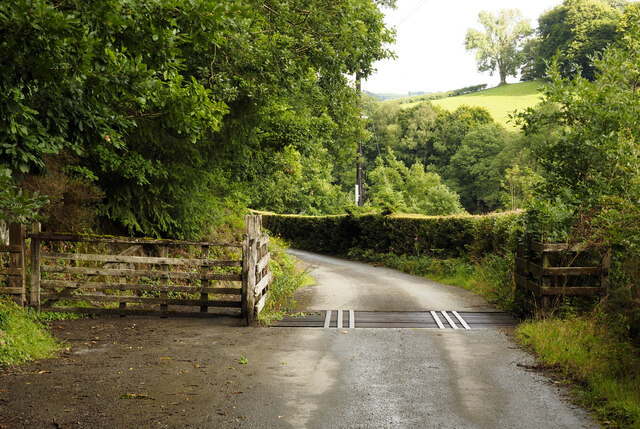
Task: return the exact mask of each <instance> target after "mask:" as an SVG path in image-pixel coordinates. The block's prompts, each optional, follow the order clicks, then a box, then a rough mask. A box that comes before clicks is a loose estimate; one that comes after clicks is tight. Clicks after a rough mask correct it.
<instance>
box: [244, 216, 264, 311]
mask: <svg viewBox="0 0 640 429" xmlns="http://www.w3.org/2000/svg"><path fill="white" fill-rule="evenodd" d="M261 232H262V216H260V215H257V216H251V215H247V216H245V234H244V242H243V246H242V310H241V312H242V313H241V314H242V317H245V318H246V319H247V324H251V323H253V320H254V316H255V315H254V311H255V303H256V296H255V291H254V289H255V286H256V263H257V262H258V239H259V238H260V234H261Z"/></svg>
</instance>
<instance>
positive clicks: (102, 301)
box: [28, 216, 271, 322]
mask: <svg viewBox="0 0 640 429" xmlns="http://www.w3.org/2000/svg"><path fill="white" fill-rule="evenodd" d="M246 221H247V230H246V232H247V233H246V234H245V239H244V242H243V243H220V242H196V241H178V240H161V239H141V238H131V237H106V236H96V235H69V234H47V233H42V232H40V230H39V226H37V225H36V226H35V227H34V229H33V230H32V232H31V233H30V234H28V237H29V238H30V239H31V251H30V259H31V275H30V293H29V297H30V304H31V305H32V306H34V307H36V308H37V309H39V310H47V311H58V312H73V313H87V314H119V315H155V316H161V317H168V316H187V317H217V316H238V317H245V318H246V319H247V321H248V322H251V321H253V319H254V317H255V315H257V313H258V312H259V311H260V310H261V309H262V306H264V300H265V299H266V293H265V292H266V291H268V287H269V284H270V282H271V274H270V272H269V267H268V265H269V260H270V257H269V253H268V250H267V248H266V243H267V242H268V236H266V235H263V234H262V230H261V225H262V219H261V216H247V219H246ZM256 298H257V299H256Z"/></svg>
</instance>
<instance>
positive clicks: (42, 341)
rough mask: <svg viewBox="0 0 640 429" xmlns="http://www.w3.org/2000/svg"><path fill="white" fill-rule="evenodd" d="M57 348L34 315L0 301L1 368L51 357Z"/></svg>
mask: <svg viewBox="0 0 640 429" xmlns="http://www.w3.org/2000/svg"><path fill="white" fill-rule="evenodd" d="M58 347H59V344H58V341H57V340H56V339H55V338H53V336H51V334H50V333H49V332H48V331H47V329H46V328H45V327H44V326H43V325H42V324H41V323H40V322H39V321H38V319H37V317H36V315H35V313H34V312H32V311H31V310H29V309H22V308H20V307H18V306H17V305H16V304H14V303H13V302H11V301H10V300H8V299H3V298H0V365H3V366H6V365H18V364H21V363H24V362H28V361H31V360H34V359H41V358H46V357H50V356H52V355H53V354H54V353H55V351H56V350H57V349H58Z"/></svg>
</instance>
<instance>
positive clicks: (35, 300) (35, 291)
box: [29, 222, 40, 311]
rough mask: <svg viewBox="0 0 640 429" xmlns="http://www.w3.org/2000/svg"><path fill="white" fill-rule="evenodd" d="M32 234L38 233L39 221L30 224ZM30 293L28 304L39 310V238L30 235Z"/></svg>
mask: <svg viewBox="0 0 640 429" xmlns="http://www.w3.org/2000/svg"><path fill="white" fill-rule="evenodd" d="M31 233H32V234H40V222H36V223H34V224H33V225H32V226H31ZM30 290H31V293H30V296H29V304H30V305H31V306H32V307H34V308H35V309H36V310H38V311H40V239H39V238H35V237H31V287H30Z"/></svg>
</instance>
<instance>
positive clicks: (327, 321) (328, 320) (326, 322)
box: [324, 310, 332, 328]
mask: <svg viewBox="0 0 640 429" xmlns="http://www.w3.org/2000/svg"><path fill="white" fill-rule="evenodd" d="M331 312H332V310H327V313H326V315H325V316H324V327H325V328H328V327H329V324H330V323H331Z"/></svg>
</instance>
